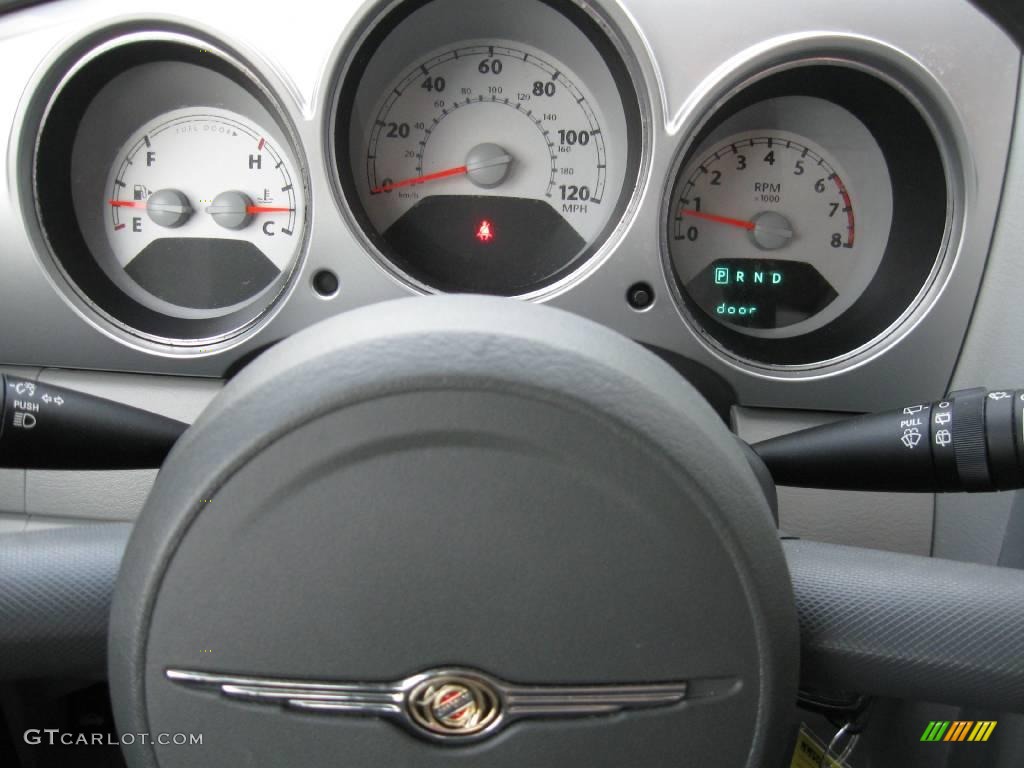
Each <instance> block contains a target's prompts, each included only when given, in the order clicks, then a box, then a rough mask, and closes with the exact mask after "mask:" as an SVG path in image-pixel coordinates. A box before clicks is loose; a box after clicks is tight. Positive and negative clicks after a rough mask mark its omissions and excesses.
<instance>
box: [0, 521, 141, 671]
mask: <svg viewBox="0 0 1024 768" xmlns="http://www.w3.org/2000/svg"><path fill="white" fill-rule="evenodd" d="M130 532H131V526H129V525H124V524H119V525H117V524H115V525H87V526H76V527H73V528H56V529H53V530H47V531H35V532H29V533H16V534H8V535H4V536H0V585H2V588H0V679H24V678H30V677H56V676H71V675H85V676H95V677H97V678H102V677H103V670H104V667H105V664H106V637H107V616H108V614H109V612H110V599H111V595H112V593H113V591H114V580H115V579H116V577H117V571H118V568H119V567H120V565H121V556H122V554H124V546H125V542H126V541H127V540H128V534H129V533H130Z"/></svg>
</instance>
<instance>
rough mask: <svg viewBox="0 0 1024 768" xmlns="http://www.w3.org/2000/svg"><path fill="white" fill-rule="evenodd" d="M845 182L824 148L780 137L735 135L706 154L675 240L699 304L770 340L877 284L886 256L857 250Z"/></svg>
mask: <svg viewBox="0 0 1024 768" xmlns="http://www.w3.org/2000/svg"><path fill="white" fill-rule="evenodd" d="M844 177H846V172H845V170H844V169H843V168H842V167H841V166H840V165H839V161H838V160H836V159H835V158H833V157H831V155H830V154H829V153H828V152H827V151H826V150H825V149H823V148H822V147H820V146H819V145H818V144H816V143H815V142H813V141H811V140H810V139H807V138H805V137H803V136H798V135H796V134H792V133H788V132H782V131H777V130H776V131H752V132H745V133H741V134H733V135H731V136H727V137H725V138H724V139H721V140H720V141H718V142H715V143H714V144H713V145H712V146H711V147H709V148H708V149H706V150H704V151H702V152H701V153H700V154H698V155H697V156H696V157H695V158H694V159H693V160H692V161H691V163H690V165H689V167H688V168H687V169H686V170H684V172H683V174H682V179H683V180H682V183H681V184H680V185H679V188H678V191H677V193H676V199H675V206H676V210H675V217H674V224H673V228H672V238H671V248H672V254H673V257H674V259H675V263H676V270H677V273H678V275H679V278H680V280H681V281H682V283H683V284H684V285H685V286H686V288H687V290H688V291H689V294H690V296H691V298H693V299H694V301H696V302H697V304H698V305H699V306H700V307H701V308H702V309H703V310H704V311H705V312H707V313H708V314H709V315H711V316H712V317H714V318H715V319H717V320H719V321H720V322H725V323H729V324H732V325H736V326H739V327H742V328H745V329H747V330H748V331H751V330H754V329H760V330H762V331H765V330H768V329H771V330H776V329H785V328H789V327H790V326H794V325H796V324H798V323H800V322H801V321H806V320H808V319H809V318H812V317H814V316H816V315H818V314H819V313H821V312H823V311H824V310H825V309H826V307H828V306H829V305H830V304H832V302H834V301H835V300H836V299H837V298H838V297H839V295H840V294H839V291H848V292H849V291H852V290H857V288H859V289H862V288H863V286H857V288H853V286H851V283H854V282H858V280H861V281H863V280H865V279H866V278H869V277H870V275H871V274H873V271H874V268H875V267H877V261H878V257H880V256H881V253H880V251H876V252H875V253H874V254H871V253H867V254H865V253H864V252H863V251H862V250H858V249H857V248H856V246H857V211H856V206H855V205H854V196H853V194H851V191H850V188H849V187H848V185H847V182H846V181H844ZM873 223H875V224H876V226H877V225H878V222H873ZM873 255H874V256H875V258H872V256H873ZM865 261H874V262H875V263H874V264H871V265H868V266H870V267H871V268H870V269H866V268H865V264H864V262H865ZM755 332H756V331H755ZM779 332H780V333H785V331H779Z"/></svg>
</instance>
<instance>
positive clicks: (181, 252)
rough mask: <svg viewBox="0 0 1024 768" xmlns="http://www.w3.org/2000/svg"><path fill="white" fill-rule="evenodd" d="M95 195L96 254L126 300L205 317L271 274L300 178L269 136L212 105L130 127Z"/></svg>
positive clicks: (296, 204)
mask: <svg viewBox="0 0 1024 768" xmlns="http://www.w3.org/2000/svg"><path fill="white" fill-rule="evenodd" d="M106 190H107V191H108V196H107V197H106V199H104V200H102V201H99V200H98V201H96V205H97V206H98V207H100V208H101V212H102V216H103V219H104V220H105V222H106V224H105V231H106V234H107V238H108V241H109V245H110V250H111V252H112V254H113V259H112V260H111V261H110V263H103V264H101V265H102V266H103V268H104V270H105V271H106V272H107V274H108V276H110V277H111V278H112V279H113V280H114V281H115V283H117V284H118V285H120V286H121V287H122V288H123V289H124V290H125V291H126V292H127V293H128V294H129V295H130V296H132V298H134V299H135V300H137V301H139V302H140V303H142V304H144V305H145V306H147V307H149V308H150V309H154V310H156V311H159V312H162V313H164V314H169V315H172V316H176V317H184V318H204V317H216V316H219V315H223V314H227V313H229V312H232V311H234V310H236V309H238V308H240V307H242V306H245V305H246V304H248V303H249V302H251V301H253V300H254V299H256V298H257V297H258V296H260V295H261V294H262V293H263V292H264V291H266V290H269V289H271V287H272V286H274V285H277V284H279V281H278V278H279V276H281V275H282V273H284V274H287V273H288V272H289V271H290V269H291V267H292V266H293V264H294V262H295V259H296V258H297V255H298V251H299V248H300V244H301V242H302V233H303V230H304V221H305V208H306V204H305V200H304V198H303V185H302V182H301V177H300V176H299V175H298V174H297V172H296V169H295V166H294V163H293V161H292V160H291V158H290V157H289V156H288V154H287V153H286V152H284V151H283V150H282V148H280V147H278V146H275V144H274V142H273V141H272V139H271V138H270V134H268V132H267V131H266V130H264V129H263V128H262V127H261V126H259V125H256V124H254V123H253V122H252V121H251V120H248V119H246V118H243V117H242V116H240V115H237V114H235V113H233V112H229V111H226V110H223V109H215V108H206V107H204V108H191V109H179V110H174V111H172V112H167V113H165V114H163V115H161V116H159V117H157V118H156V119H154V120H151V121H149V122H148V123H146V124H145V125H143V126H142V127H140V128H139V130H138V131H136V132H135V133H134V134H133V135H132V136H131V138H130V139H129V140H128V141H127V142H126V144H125V145H124V147H123V149H122V150H121V151H120V152H119V153H118V155H117V158H116V160H115V162H114V164H113V167H112V168H111V169H110V172H109V175H108V178H107V184H106Z"/></svg>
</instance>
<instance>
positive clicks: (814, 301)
mask: <svg viewBox="0 0 1024 768" xmlns="http://www.w3.org/2000/svg"><path fill="white" fill-rule="evenodd" d="M686 289H687V291H688V292H689V294H690V296H691V297H692V298H693V299H694V300H695V301H696V302H697V304H698V305H699V306H700V307H701V309H703V310H704V311H705V312H707V313H708V314H709V315H711V316H712V317H713V318H715V319H716V320H718V321H720V322H723V323H728V324H731V325H740V326H744V327H746V328H783V327H785V326H787V325H793V324H794V323H799V322H800V321H801V320H805V319H807V318H808V317H811V316H812V315H815V314H817V313H818V312H820V311H821V310H822V309H824V308H825V307H826V306H828V305H829V304H830V303H831V302H832V301H833V300H834V299H835V298H836V296H837V294H836V292H835V290H834V289H833V288H832V286H831V285H829V283H828V281H827V280H825V278H824V277H822V276H821V273H819V272H818V270H817V269H815V268H814V266H812V265H811V264H808V263H806V262H802V261H783V260H780V259H756V260H755V259H719V260H717V261H715V262H713V263H712V264H710V265H708V266H707V267H706V268H705V269H704V270H702V271H701V272H699V273H698V274H697V276H696V277H694V278H693V280H691V281H690V282H689V283H688V284H687V286H686Z"/></svg>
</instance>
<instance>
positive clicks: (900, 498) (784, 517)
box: [732, 407, 1002, 562]
mask: <svg viewBox="0 0 1024 768" xmlns="http://www.w3.org/2000/svg"><path fill="white" fill-rule="evenodd" d="M843 417H844V414H840V413H821V412H813V411H785V410H778V409H763V408H742V407H740V408H733V410H732V424H733V430H734V431H735V432H736V434H738V435H739V436H740V437H742V438H743V439H744V440H746V441H747V442H749V443H756V442H758V441H760V440H767V439H769V438H772V437H777V436H778V435H783V434H787V433H789V432H796V431H797V430H800V429H809V428H811V427H816V426H819V425H821V424H827V423H828V422H830V421H835V420H836V419H840V418H843ZM778 495H779V527H780V528H781V529H782V530H783V531H784V532H785V533H787V534H789V535H792V536H799V537H801V538H805V539H813V540H815V541H825V542H830V543H832V544H848V545H851V546H858V547H867V548H869V549H885V550H889V551H891V552H905V553H907V554H911V555H930V554H932V536H933V531H932V527H933V518H934V510H935V504H936V498H937V497H936V496H934V495H932V494H930V493H873V492H872V493H869V492H862V491H827V490H820V489H817V488H786V487H782V486H780V487H779V488H778ZM938 498H941V497H938ZM951 498H955V497H951ZM1001 531H1002V529H1000V532H1001ZM982 562H984V561H982Z"/></svg>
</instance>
